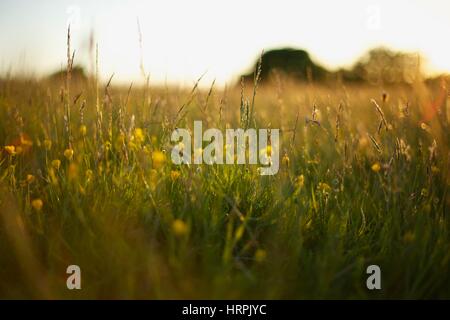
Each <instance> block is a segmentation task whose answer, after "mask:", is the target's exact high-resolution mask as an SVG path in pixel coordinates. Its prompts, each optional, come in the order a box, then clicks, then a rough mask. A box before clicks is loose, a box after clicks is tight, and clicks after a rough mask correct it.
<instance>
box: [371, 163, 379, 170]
mask: <svg viewBox="0 0 450 320" xmlns="http://www.w3.org/2000/svg"><path fill="white" fill-rule="evenodd" d="M370 169H372V171H373V172H378V171H380V170H381V166H380V163H378V162H375V163H374V164H373V165H372V166H371V167H370Z"/></svg>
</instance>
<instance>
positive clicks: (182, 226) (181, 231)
mask: <svg viewBox="0 0 450 320" xmlns="http://www.w3.org/2000/svg"><path fill="white" fill-rule="evenodd" d="M172 231H173V233H174V234H175V236H177V237H183V236H185V235H186V234H187V233H188V231H189V228H188V226H187V224H186V223H185V222H184V221H183V220H181V219H175V220H174V221H173V223H172Z"/></svg>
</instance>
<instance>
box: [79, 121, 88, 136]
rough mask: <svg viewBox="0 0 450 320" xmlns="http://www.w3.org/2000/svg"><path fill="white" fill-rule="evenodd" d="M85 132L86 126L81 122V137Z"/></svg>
mask: <svg viewBox="0 0 450 320" xmlns="http://www.w3.org/2000/svg"><path fill="white" fill-rule="evenodd" d="M86 133H87V127H86V126H85V125H84V124H83V125H81V126H80V135H82V136H83V137H84V136H85V135H86Z"/></svg>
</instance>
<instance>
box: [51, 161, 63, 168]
mask: <svg viewBox="0 0 450 320" xmlns="http://www.w3.org/2000/svg"><path fill="white" fill-rule="evenodd" d="M60 166H61V160H58V159H55V160H52V167H53V168H55V169H56V170H58V169H59V167H60Z"/></svg>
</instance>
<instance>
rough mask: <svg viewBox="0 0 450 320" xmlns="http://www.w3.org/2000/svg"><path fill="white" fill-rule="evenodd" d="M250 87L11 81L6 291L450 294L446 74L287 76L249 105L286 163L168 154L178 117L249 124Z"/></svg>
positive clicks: (1, 282)
mask: <svg viewBox="0 0 450 320" xmlns="http://www.w3.org/2000/svg"><path fill="white" fill-rule="evenodd" d="M253 90H254V87H252V86H251V85H246V86H245V90H244V92H243V93H242V92H241V88H240V87H239V86H236V87H229V88H228V89H227V90H224V89H221V88H215V87H212V89H210V90H208V89H207V88H206V89H199V88H197V87H194V88H193V89H192V90H190V89H189V88H188V89H186V90H184V89H179V88H176V87H168V88H164V87H157V86H153V85H151V84H150V86H148V87H142V86H141V87H138V86H137V85H135V86H133V87H130V88H127V87H119V86H114V79H113V81H112V83H111V84H106V83H101V84H96V82H95V79H89V80H88V81H86V82H82V81H74V80H72V81H71V80H70V79H62V81H61V82H58V81H54V80H52V81H47V80H39V81H38V80H32V79H29V80H27V79H25V80H23V79H22V80H19V79H3V80H1V82H0V143H1V144H2V147H1V155H0V188H1V191H0V298H88V299H93V298H113V299H117V298H126V299H128V298H143V299H154V298H157V299H160V298H175V299H181V298H206V299H210V298H225V299H227V298H276V299H277V298H281V299H283V298H294V299H297V298H345V299H348V298H363V299H364V298H368V299H378V298H447V299H448V298H450V217H449V207H450V206H449V205H450V199H449V194H448V191H449V181H450V180H449V179H450V178H449V177H450V176H449V167H450V166H449V147H450V132H449V128H448V126H449V119H448V118H447V110H446V108H447V107H448V103H449V102H448V91H447V90H448V89H446V88H445V87H444V84H443V85H442V86H439V87H438V86H436V87H433V88H430V87H426V86H425V84H423V83H416V84H414V85H412V86H408V87H396V88H384V89H383V90H385V91H383V90H382V89H381V88H380V87H369V86H345V85H343V84H339V83H336V84H335V85H333V86H330V85H328V86H327V87H324V86H318V85H313V84H297V85H295V84H292V83H290V82H289V81H288V80H286V79H282V78H281V79H279V81H278V82H275V83H274V84H272V85H265V86H262V85H260V86H259V87H258V89H257V92H256V97H255V99H254V118H252V119H250V121H249V122H250V123H251V125H252V126H256V127H258V128H280V129H281V135H280V136H281V153H280V171H279V172H278V174H277V175H274V176H260V175H259V174H258V171H257V166H255V165H207V164H202V165H190V166H188V165H181V166H175V165H173V164H172V162H171V160H170V150H171V148H172V143H171V142H170V134H171V132H172V130H173V128H175V127H180V128H190V129H192V126H193V121H194V120H202V121H203V126H204V127H214V128H219V129H221V130H225V128H238V127H240V126H241V124H242V121H246V119H245V115H246V114H247V107H251V106H252V105H253V102H252V101H253ZM242 101H243V102H242ZM247 101H248V103H247ZM72 264H76V265H79V266H80V268H81V272H82V290H72V291H71V290H68V289H67V287H66V279H67V274H66V268H67V266H68V265H72ZM370 264H377V265H379V266H380V268H381V272H382V289H381V290H374V291H370V290H368V289H367V288H366V279H367V277H368V275H367V274H366V268H367V266H368V265H370Z"/></svg>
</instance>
